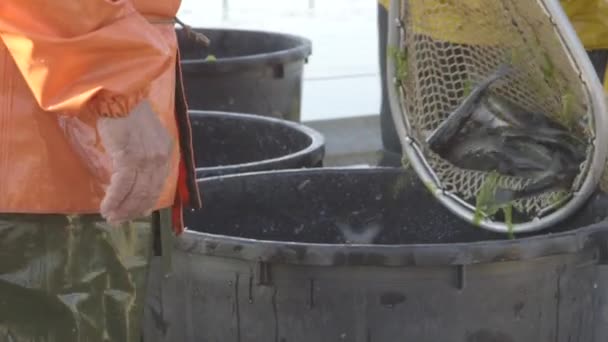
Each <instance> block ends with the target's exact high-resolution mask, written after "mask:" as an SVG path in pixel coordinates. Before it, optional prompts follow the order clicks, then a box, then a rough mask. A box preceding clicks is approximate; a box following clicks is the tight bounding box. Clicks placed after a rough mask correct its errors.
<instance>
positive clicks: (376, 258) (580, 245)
mask: <svg viewBox="0 0 608 342" xmlns="http://www.w3.org/2000/svg"><path fill="white" fill-rule="evenodd" d="M345 170H348V171H349V172H350V173H355V174H357V173H370V172H376V173H377V172H399V171H400V169H398V168H384V167H380V168H375V167H374V168H362V169H356V168H352V167H331V168H323V169H306V170H301V169H297V170H296V169H292V170H278V171H264V172H250V173H242V174H234V175H228V176H219V177H210V178H205V179H201V180H198V183H199V186H200V187H201V188H203V189H204V185H205V183H210V182H217V181H222V182H226V181H227V180H230V179H233V178H246V177H264V176H267V175H268V174H270V173H273V174H277V173H279V174H283V175H289V174H300V173H308V174H319V173H334V174H335V173H337V172H344V171H345ZM607 231H608V225H607V224H606V222H600V223H597V224H593V225H589V226H584V227H581V228H578V229H573V230H569V231H565V232H560V233H552V234H551V233H550V234H544V235H536V236H531V237H524V238H519V239H515V240H485V241H474V242H460V243H434V244H402V245H355V244H353V245H335V244H318V243H317V244H314V243H300V242H282V241H270V240H255V239H248V238H239V237H232V236H223V235H217V234H209V233H204V232H197V231H192V230H186V232H185V233H184V235H183V236H182V237H181V238H178V239H177V240H176V248H177V249H178V250H180V251H183V252H185V253H188V254H199V255H207V256H216V257H225V258H232V259H240V260H245V261H254V262H269V263H281V264H292V265H308V266H389V267H406V266H463V265H473V264H484V263H497V262H507V261H524V260H530V259H536V258H542V257H550V256H557V255H564V254H574V253H579V252H581V251H583V250H587V249H589V248H596V250H597V253H599V250H600V249H599V246H600V241H599V240H605V235H606V234H608V233H607ZM598 258H599V256H598Z"/></svg>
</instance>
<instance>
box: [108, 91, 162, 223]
mask: <svg viewBox="0 0 608 342" xmlns="http://www.w3.org/2000/svg"><path fill="white" fill-rule="evenodd" d="M97 129H98V132H99V135H100V137H101V143H102V144H103V146H104V148H105V150H106V152H107V155H108V156H109V158H110V159H111V165H112V168H111V172H110V174H111V176H110V182H109V186H108V187H107V189H106V194H105V197H104V199H103V201H102V203H101V207H100V213H101V215H102V216H103V217H104V218H105V219H106V220H107V221H108V222H109V223H111V224H119V223H122V222H124V221H128V220H131V219H135V218H138V217H142V216H146V215H149V213H150V212H151V211H152V210H153V209H154V205H155V204H156V202H157V201H158V198H159V197H160V195H161V191H162V190H163V185H164V184H165V181H166V178H167V176H168V174H169V168H170V166H171V165H170V158H171V151H172V147H173V142H172V139H171V136H170V135H169V132H168V131H167V129H166V128H165V127H164V126H163V124H162V122H161V121H160V119H159V118H158V116H157V115H156V113H154V111H153V109H152V106H151V105H150V103H149V101H148V100H144V101H142V103H140V104H139V105H138V106H137V107H135V109H134V110H133V111H132V112H131V113H130V114H129V115H128V116H126V117H120V118H101V119H99V121H98V123H97Z"/></svg>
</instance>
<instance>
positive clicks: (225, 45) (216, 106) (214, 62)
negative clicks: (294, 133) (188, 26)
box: [177, 29, 312, 121]
mask: <svg viewBox="0 0 608 342" xmlns="http://www.w3.org/2000/svg"><path fill="white" fill-rule="evenodd" d="M196 31H198V32H202V33H203V34H205V35H206V36H207V37H208V38H209V39H210V40H211V44H210V45H209V47H208V48H205V47H204V46H201V44H200V43H197V42H196V41H194V40H193V39H191V38H188V36H187V35H186V33H185V31H183V30H177V35H178V45H179V48H180V51H181V52H180V53H181V65H182V69H183V77H184V87H185V91H186V98H187V101H188V105H189V107H190V108H191V109H197V110H217V111H224V112H237V113H250V114H255V115H263V116H273V117H278V118H283V119H287V120H291V121H300V111H301V98H302V74H303V70H304V64H305V63H306V62H307V59H308V57H309V56H310V54H311V52H312V43H311V42H310V41H309V40H308V39H305V38H302V37H297V36H293V35H288V34H282V33H272V32H261V31H248V30H233V29H197V30H196ZM209 56H212V57H214V58H213V59H211V60H210V59H208V57H209Z"/></svg>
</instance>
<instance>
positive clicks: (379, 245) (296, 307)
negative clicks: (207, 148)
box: [146, 169, 607, 342]
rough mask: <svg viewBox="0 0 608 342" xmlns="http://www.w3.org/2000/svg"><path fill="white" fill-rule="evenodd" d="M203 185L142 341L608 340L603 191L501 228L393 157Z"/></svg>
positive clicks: (156, 295) (149, 309)
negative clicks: (559, 219) (576, 205)
mask: <svg viewBox="0 0 608 342" xmlns="http://www.w3.org/2000/svg"><path fill="white" fill-rule="evenodd" d="M200 187H201V189H202V191H203V193H204V196H205V199H206V205H205V208H204V209H203V210H201V211H198V212H192V213H188V214H187V215H186V222H187V226H188V229H189V231H188V232H187V233H186V234H185V235H183V236H182V237H181V238H180V239H179V240H178V241H177V242H176V250H175V254H174V260H173V267H174V275H173V277H171V278H168V279H166V280H165V281H164V282H163V283H162V284H160V285H158V286H159V287H160V288H162V291H160V292H159V289H158V288H156V289H155V290H154V291H153V292H152V293H153V295H151V298H150V301H149V305H148V307H147V310H146V315H147V321H146V322H147V332H148V334H149V335H150V336H152V339H150V340H147V341H149V342H155V341H183V342H195V341H196V342H201V341H204V342H207V341H209V342H210V341H247V342H268V341H279V342H304V341H315V342H336V341H350V342H394V341H416V342H425V341H428V342H438V341H446V342H447V341H449V342H524V341H525V342H528V341H529V342H532V341H534V342H536V341H551V342H554V341H557V342H568V341H579V342H583V341H584V342H591V341H593V342H595V341H597V342H599V341H605V336H606V335H605V332H606V331H605V329H606V326H607V324H606V323H607V320H606V317H605V313H604V312H606V304H605V294H604V292H606V288H605V286H606V281H605V280H606V275H605V270H604V269H603V268H604V267H605V266H603V263H604V262H605V255H606V253H605V250H606V249H605V245H606V244H605V237H604V236H605V232H606V230H607V225H606V224H605V223H599V224H594V223H595V222H596V221H599V220H600V219H601V218H602V217H603V216H605V215H606V214H605V205H604V204H605V203H604V204H602V203H599V202H595V205H594V206H588V207H587V208H585V210H583V212H581V214H580V215H578V216H577V217H575V218H573V219H572V220H570V221H568V222H564V224H563V225H561V226H560V227H556V228H555V229H553V230H549V231H544V232H543V233H542V234H538V235H536V236H532V235H529V236H520V237H518V238H517V239H515V240H508V239H506V238H505V236H504V235H501V234H496V233H491V232H489V231H485V230H481V229H480V228H476V227H472V226H469V225H468V224H466V223H464V222H463V221H461V220H459V219H457V218H455V217H454V216H453V215H451V214H449V213H448V212H446V211H445V210H444V209H443V207H442V206H441V205H440V204H439V203H437V201H436V200H434V199H433V198H432V197H431V196H430V195H429V193H428V191H427V190H426V189H424V187H423V186H422V185H421V184H420V183H419V182H418V180H417V178H416V177H415V176H411V175H408V174H407V173H403V172H400V171H398V170H395V169H364V170H354V169H350V170H349V169H317V170H312V169H309V170H305V171H280V172H264V173H257V174H249V175H237V176H229V177H225V178H210V179H206V180H204V181H201V182H200ZM599 214H602V215H603V216H600V215H599ZM577 227H581V228H577ZM602 272H604V273H602ZM155 291H156V292H155ZM159 293H162V294H159Z"/></svg>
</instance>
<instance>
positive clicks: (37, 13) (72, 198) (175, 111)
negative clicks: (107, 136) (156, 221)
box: [0, 0, 200, 214]
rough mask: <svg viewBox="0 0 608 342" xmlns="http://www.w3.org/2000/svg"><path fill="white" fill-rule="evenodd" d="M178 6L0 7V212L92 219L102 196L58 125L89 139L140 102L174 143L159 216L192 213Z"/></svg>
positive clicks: (150, 2) (84, 1)
mask: <svg viewBox="0 0 608 342" xmlns="http://www.w3.org/2000/svg"><path fill="white" fill-rule="evenodd" d="M180 2H181V0H61V1H48V0H5V1H0V38H1V41H0V212H11V213H66V214H68V213H96V212H98V208H99V204H100V201H101V199H102V197H103V189H102V187H101V185H100V184H98V181H97V179H96V178H95V177H93V175H92V174H91V173H90V172H89V171H88V169H87V168H86V166H85V165H84V163H83V162H82V161H81V160H80V159H79V157H78V156H77V154H76V153H75V152H74V151H73V149H72V148H71V146H70V145H69V142H68V141H67V139H66V137H65V136H64V134H63V132H62V130H61V128H60V126H59V124H58V117H59V116H61V115H71V116H77V117H78V118H80V119H81V120H82V121H84V122H86V123H87V126H88V128H90V129H92V130H93V132H96V128H95V127H96V126H95V123H96V120H97V118H99V117H100V116H102V115H106V116H109V115H111V116H121V115H126V114H127V113H129V111H130V110H131V109H132V108H133V107H134V106H135V105H136V104H137V103H138V102H139V101H140V100H141V99H142V98H144V97H147V98H148V99H150V101H151V102H152V105H153V107H154V108H155V110H156V112H157V113H158V115H159V117H160V118H161V120H162V122H163V123H164V124H165V125H166V127H167V128H168V130H169V131H170V132H171V134H172V136H173V137H174V138H175V139H176V142H178V143H176V144H175V146H176V147H175V150H174V153H173V160H172V163H173V168H172V172H171V173H170V176H169V178H168V180H167V183H166V184H165V186H164V189H163V194H162V196H161V198H160V200H159V202H158V205H157V208H165V207H171V206H175V207H181V205H183V204H186V203H185V202H186V201H188V200H190V202H191V203H193V206H195V207H197V206H198V205H200V203H199V202H200V199H199V196H198V192H197V191H196V184H195V181H194V178H193V177H194V171H193V168H194V165H193V163H192V160H193V158H192V155H191V141H190V131H189V123H188V122H187V110H186V106H185V101H184V98H183V93H182V92H181V78H180V73H179V63H178V60H179V58H178V56H177V43H176V38H175V32H174V24H173V18H174V16H175V15H176V13H177V10H178V8H179V6H180ZM176 69H178V70H177V72H176ZM176 94H177V96H176ZM98 148H99V151H100V152H101V153H103V149H102V147H101V145H99V147H98Z"/></svg>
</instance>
